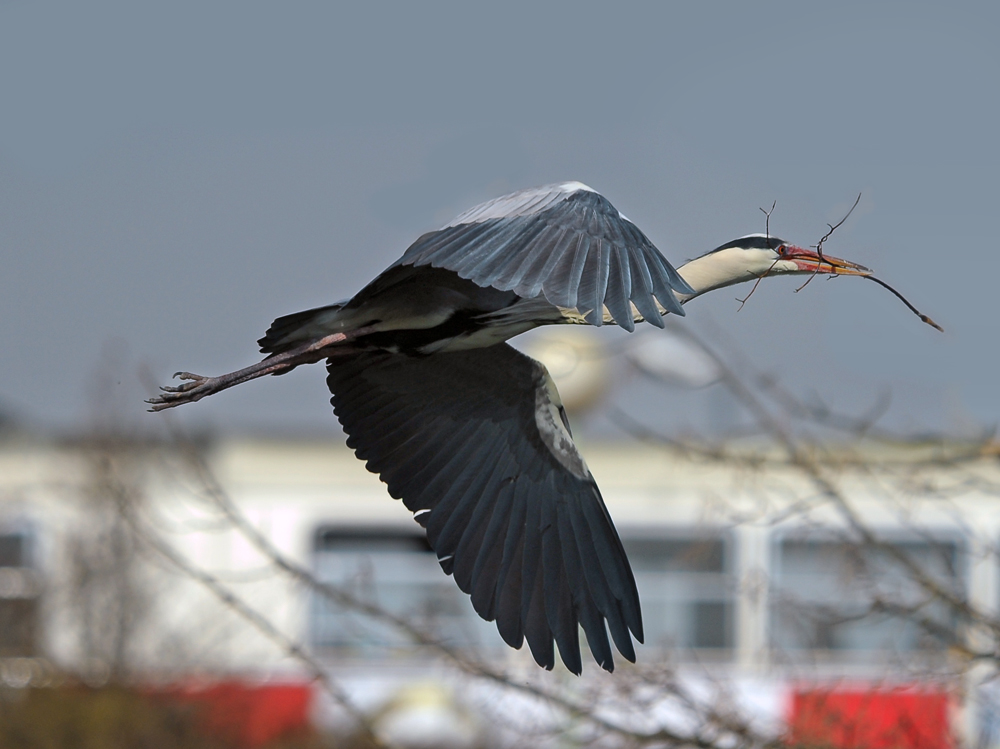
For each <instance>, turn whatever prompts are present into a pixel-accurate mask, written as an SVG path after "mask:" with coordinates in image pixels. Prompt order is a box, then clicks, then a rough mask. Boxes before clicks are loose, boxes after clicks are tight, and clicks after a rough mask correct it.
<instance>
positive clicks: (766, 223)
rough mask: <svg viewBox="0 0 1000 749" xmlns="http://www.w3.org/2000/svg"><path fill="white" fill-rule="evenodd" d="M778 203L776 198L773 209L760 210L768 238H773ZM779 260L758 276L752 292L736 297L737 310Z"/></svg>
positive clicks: (741, 307)
mask: <svg viewBox="0 0 1000 749" xmlns="http://www.w3.org/2000/svg"><path fill="white" fill-rule="evenodd" d="M776 205H778V201H777V200H775V201H773V202H772V203H771V209H770V210H764V209H763V208H761V209H760V212H761V213H763V214H764V236H765V237H766V238H767V239H768V240H770V239H771V214H772V213H774V207H775V206H776ZM768 244H770V241H768ZM777 262H778V261H777V260H775V261H774V262H773V263H771V267H770V268H768V269H767V270H766V271H764V273H763V274H762V275H761V276H759V277H758V278H757V280H756V281H755V282H754V285H753V288H752V289H750V293H749V294H747V295H746V296H745V297H743V298H742V299H740V298H739V297H736V301H737V302H739V303H740V306H739V309H737V310H736V311H737V312H739V311H740V310H741V309H743V305H744V304H746V303H747V299H749V298H750V297H752V296H753V293H754V292H755V291H757V285H758V284H759V283H760V282H761V281H763V280H764V279H765V278H767V276H768V274H769V273H770V272H771V269H772V268H774V266H775V265H776V264H777Z"/></svg>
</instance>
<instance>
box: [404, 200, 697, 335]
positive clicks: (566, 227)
mask: <svg viewBox="0 0 1000 749" xmlns="http://www.w3.org/2000/svg"><path fill="white" fill-rule="evenodd" d="M570 251H572V252H573V257H572V258H566V257H565V255H566V254H568V253H569V252H570ZM397 264H398V265H416V266H420V265H431V266H433V267H436V268H445V269H447V270H451V271H454V272H456V273H458V274H459V275H460V276H461V277H462V278H466V279H469V280H471V281H473V282H474V283H476V284H479V285H480V286H484V287H485V286H492V287H493V288H496V289H500V290H501V291H513V292H515V293H516V294H518V295H519V296H522V297H525V298H532V299H533V298H535V297H538V296H542V297H544V298H545V299H546V300H547V301H548V302H549V303H550V304H553V305H556V306H558V307H568V308H575V309H578V310H579V311H580V312H582V313H588V312H589V313H590V314H589V315H587V320H588V322H590V323H592V324H594V325H600V324H601V323H602V318H603V310H604V308H605V307H607V309H608V310H609V312H610V313H611V315H612V317H613V318H614V320H615V321H616V322H617V323H618V324H619V325H622V326H623V327H626V328H628V329H629V330H632V329H633V328H634V324H633V322H632V321H633V317H632V310H631V305H632V304H634V305H635V307H636V309H637V310H639V311H640V313H641V314H642V315H643V316H644V317H645V319H646V320H648V321H650V322H652V323H653V324H654V325H655V324H657V323H658V322H659V321H658V320H657V318H658V317H659V313H658V311H657V307H656V304H655V300H659V302H660V304H661V305H662V306H663V307H664V308H665V309H667V310H669V311H671V312H674V313H675V314H681V315H683V314H684V310H683V308H682V307H681V305H680V303H679V302H678V300H677V298H676V296H675V295H674V292H675V291H678V292H682V293H693V291H692V290H691V288H690V287H689V286H688V285H687V284H686V283H685V282H684V280H683V279H682V278H681V277H680V276H679V275H678V274H677V272H676V271H675V270H674V268H673V267H672V266H671V265H670V263H669V262H668V261H667V260H666V258H664V257H663V255H662V254H661V253H660V251H659V250H658V249H657V248H656V246H655V245H653V243H652V242H650V241H649V239H648V238H647V237H646V235H645V234H643V233H642V232H641V231H640V230H639V229H638V227H636V226H635V224H633V223H632V222H631V221H629V220H628V219H627V218H625V217H624V216H623V215H622V214H621V213H619V212H618V210H617V209H616V208H615V207H614V206H613V205H611V203H610V202H608V200H607V199H606V198H605V197H603V196H602V195H600V194H599V193H596V192H594V191H593V190H591V189H590V188H588V187H586V186H585V185H581V184H580V183H564V184H560V185H548V186H546V187H540V188H532V189H530V190H522V191H520V192H516V193H511V194H510V195H505V196H503V197H501V198H497V199H496V200H492V201H489V202H488V203H484V204H482V205H480V206H476V207H475V208H472V209H470V210H468V211H466V212H465V213H463V214H462V215H461V216H459V217H458V218H456V219H455V220H454V221H452V222H451V223H450V224H448V225H447V226H445V227H444V228H442V229H440V230H438V231H435V232H429V233H427V234H424V235H423V236H422V237H420V238H419V239H418V240H417V241H416V242H414V243H413V244H412V245H410V247H409V249H407V251H406V253H405V254H404V255H403V257H402V258H400V259H399V260H398V261H397ZM609 276H610V279H611V282H610V284H609ZM654 298H655V299H654Z"/></svg>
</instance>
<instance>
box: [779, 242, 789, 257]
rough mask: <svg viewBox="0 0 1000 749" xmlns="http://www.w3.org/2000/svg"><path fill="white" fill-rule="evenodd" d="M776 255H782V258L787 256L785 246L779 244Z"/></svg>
mask: <svg viewBox="0 0 1000 749" xmlns="http://www.w3.org/2000/svg"><path fill="white" fill-rule="evenodd" d="M778 254H779V255H782V256H784V255H787V254H788V248H787V247H786V246H785V245H783V244H779V245H778Z"/></svg>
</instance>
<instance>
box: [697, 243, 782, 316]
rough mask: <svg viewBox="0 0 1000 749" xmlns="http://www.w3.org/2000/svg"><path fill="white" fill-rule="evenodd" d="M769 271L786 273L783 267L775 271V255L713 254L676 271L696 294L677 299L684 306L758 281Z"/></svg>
mask: <svg viewBox="0 0 1000 749" xmlns="http://www.w3.org/2000/svg"><path fill="white" fill-rule="evenodd" d="M768 269H773V270H774V271H775V272H779V273H780V272H787V270H786V269H785V268H784V267H782V268H775V262H774V253H773V252H769V251H767V250H747V249H742V248H739V247H731V248H729V249H726V250H719V251H718V252H711V253H709V254H708V255H702V256H701V257H698V258H695V259H694V260H689V261H688V262H686V263H684V265H682V266H681V267H680V268H678V269H677V272H678V273H679V274H680V277H681V278H683V279H684V280H685V281H686V282H687V284H688V286H690V287H691V288H692V289H694V291H695V293H694V294H680V293H678V294H677V298H678V299H680V300H681V302H682V303H683V302H686V301H688V300H690V299H694V298H695V297H696V296H701V295H702V294H704V293H705V292H707V291H712V290H713V289H721V288H722V287H723V286H732V285H733V284H737V283H742V282H743V281H750V280H753V279H755V278H759V277H760V276H761V275H762V274H764V273H767V272H768Z"/></svg>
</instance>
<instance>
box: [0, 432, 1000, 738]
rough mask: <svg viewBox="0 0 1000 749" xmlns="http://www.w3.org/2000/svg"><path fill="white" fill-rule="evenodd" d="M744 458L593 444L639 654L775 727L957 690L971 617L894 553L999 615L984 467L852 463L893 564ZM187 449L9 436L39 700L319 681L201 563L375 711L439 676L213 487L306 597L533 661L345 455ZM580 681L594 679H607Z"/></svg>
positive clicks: (1, 582) (10, 503)
mask: <svg viewBox="0 0 1000 749" xmlns="http://www.w3.org/2000/svg"><path fill="white" fill-rule="evenodd" d="M758 448H759V446H753V449H750V448H749V447H747V446H743V447H741V446H739V445H734V446H731V452H730V454H729V457H728V458H727V459H720V458H719V456H718V455H716V456H712V455H709V454H707V453H703V454H699V455H694V456H692V455H684V454H682V451H679V450H677V449H673V450H667V449H664V448H662V447H659V446H652V445H639V444H635V443H604V444H584V445H583V446H582V450H583V452H584V454H585V455H586V458H587V461H588V463H589V465H590V467H591V470H592V472H593V473H594V475H595V477H596V478H597V480H598V483H599V484H600V486H601V488H602V491H603V493H604V496H605V499H606V501H607V504H608V507H609V509H610V512H611V514H612V516H613V518H614V520H615V523H616V525H617V527H618V529H619V532H620V534H621V536H622V539H623V541H624V543H625V545H626V547H627V549H628V552H629V557H630V559H631V562H632V566H633V569H634V571H635V575H636V579H637V583H638V587H639V591H640V595H641V600H642V605H643V618H644V624H645V628H646V644H645V645H643V646H641V647H640V648H639V649H638V653H639V659H640V660H641V661H644V662H653V661H656V660H658V659H663V658H665V657H670V658H672V659H674V661H675V662H676V663H678V664H679V668H680V669H681V671H686V672H689V673H691V674H693V675H695V676H694V677H693V678H698V676H697V675H698V674H702V675H704V674H709V675H711V677H712V678H713V679H723V680H728V681H729V682H730V683H731V684H732V685H733V688H734V689H735V690H736V691H739V692H741V693H744V694H746V696H747V699H750V700H756V703H759V705H758V712H759V713H760V714H761V715H762V716H764V717H765V718H768V719H772V720H775V721H780V720H781V719H782V718H783V717H784V716H786V714H787V711H788V709H789V707H788V706H789V704H792V703H791V702H790V699H791V698H790V695H791V694H792V693H793V692H795V690H796V689H800V687H801V685H802V684H803V683H805V682H808V683H810V684H815V683H828V682H830V680H844V679H847V680H850V681H852V683H865V682H876V681H878V682H880V683H887V682H888V683H892V684H896V685H901V684H902V685H905V684H909V683H913V682H920V681H923V682H927V683H937V681H940V682H941V683H945V682H947V681H948V679H949V678H951V677H950V676H949V675H950V674H953V673H954V672H955V671H954V669H952V668H951V667H950V663H951V662H952V660H953V659H954V658H957V657H960V654H959V655H956V653H957V649H956V648H957V643H958V642H959V639H960V638H959V637H958V633H959V632H960V631H961V628H962V627H964V626H966V623H965V622H963V621H961V620H960V617H957V616H956V615H955V614H954V609H953V608H951V607H949V606H946V605H943V604H942V603H941V602H940V601H935V600H927V595H926V590H925V589H923V588H921V587H920V586H915V585H914V583H913V581H912V580H911V579H909V578H908V577H907V575H906V574H903V573H902V572H901V571H900V569H899V567H898V565H895V564H894V560H893V558H892V557H893V553H894V552H893V551H892V550H898V551H899V552H900V553H902V554H905V555H906V556H907V558H911V559H915V560H918V561H919V562H920V564H921V569H923V570H925V571H926V574H928V575H929V576H930V577H931V578H932V579H933V580H934V581H935V584H937V585H939V586H940V588H941V590H942V591H944V592H946V593H947V594H948V595H954V596H956V597H958V598H962V599H965V600H968V601H970V602H971V603H973V604H975V605H977V606H979V607H981V608H982V609H983V610H985V611H989V612H997V611H998V610H1000V606H998V603H1000V569H998V559H997V556H996V555H995V554H994V553H993V547H994V545H995V544H996V542H997V541H998V540H1000V504H998V503H997V497H996V496H995V495H994V493H993V489H992V488H991V487H995V486H997V485H1000V466H998V464H997V461H996V460H995V458H981V459H979V460H971V461H964V460H963V461H960V462H959V463H955V462H954V461H952V462H949V461H947V460H942V459H941V458H942V455H941V453H940V448H933V447H914V446H909V447H900V448H890V447H886V446H881V447H878V448H875V447H872V451H877V452H878V454H879V456H880V457H881V458H883V459H884V460H882V461H880V462H879V463H878V465H877V466H876V467H873V465H871V464H866V465H857V464H855V463H852V462H851V461H849V460H846V459H845V460H844V461H843V464H842V466H841V467H840V468H839V469H838V470H837V471H836V473H835V475H836V479H837V482H838V486H840V487H841V488H842V490H843V491H844V493H845V494H846V495H847V496H849V497H850V500H851V504H852V507H853V508H854V509H855V510H856V511H857V512H858V514H859V517H861V518H863V520H864V523H865V524H866V527H867V528H870V529H873V530H874V531H876V532H877V533H878V534H879V537H880V538H882V539H886V540H887V541H888V542H889V544H890V546H891V549H887V548H884V547H881V548H880V547H875V548H865V547H864V546H860V547H859V546H856V545H853V544H848V543H845V535H844V532H845V528H846V525H845V518H844V515H843V514H842V512H841V511H840V510H839V509H838V507H837V506H836V503H835V502H831V501H829V499H828V498H827V497H824V496H822V494H821V493H819V492H818V491H817V489H816V487H815V486H813V485H812V484H810V482H809V481H808V479H807V478H806V477H804V476H803V475H802V474H801V473H800V472H798V471H796V470H794V469H793V468H791V467H789V466H787V465H782V464H781V463H780V461H778V460H775V462H774V463H773V464H770V463H768V461H767V460H766V459H765V458H766V456H767V453H766V452H764V453H762V452H760V451H759V449H758ZM192 449H193V450H194V454H195V455H196V456H197V457H196V460H194V462H192V459H191V453H190V452H188V451H187V450H186V449H181V448H179V447H177V446H173V445H161V444H151V443H144V442H128V441H122V440H117V441H102V440H91V441H80V442H50V441H39V440H28V439H18V438H17V437H14V436H12V437H9V438H8V439H7V440H6V441H4V442H3V443H0V679H2V680H3V681H4V682H5V683H6V684H7V685H8V686H19V685H20V686H23V685H24V684H26V683H32V682H37V683H42V682H44V680H45V679H46V678H48V676H47V674H51V673H53V672H55V670H57V669H60V670H70V671H75V672H77V673H81V674H83V675H84V676H85V678H87V679H90V680H92V681H93V682H94V683H102V682H103V681H106V680H108V679H111V678H114V677H116V676H120V677H123V678H132V679H135V678H142V679H162V680H167V681H170V680H176V679H186V678H191V677H199V678H216V677H223V676H225V677H227V678H231V677H233V676H237V677H241V678H246V679H251V680H277V681H282V680H284V681H295V680H299V681H308V676H307V674H306V671H305V669H304V668H303V666H302V665H301V664H300V663H299V662H298V661H297V660H296V659H295V658H293V657H291V656H290V655H289V654H288V653H287V652H286V651H284V650H283V649H282V647H281V646H280V645H276V644H275V641H274V639H273V637H272V636H270V635H269V634H268V633H266V632H262V631H261V630H260V629H258V628H255V627H254V626H252V625H251V624H249V623H247V621H246V620H245V619H244V618H242V617H241V616H240V615H239V614H238V612H236V611H234V610H233V609H232V607H231V606H229V605H227V604H225V603H224V602H222V601H220V600H219V599H218V598H217V597H216V596H215V595H213V593H212V592H211V591H210V590H209V589H207V588H206V587H205V585H204V580H200V581H199V579H197V578H196V577H192V575H191V571H192V570H195V571H197V572H198V573H199V574H201V575H205V576H210V577H211V578H212V579H213V580H214V581H216V582H217V583H218V584H219V585H221V586H223V587H225V588H226V589H227V590H231V591H232V592H233V593H235V594H236V595H237V596H238V597H239V598H240V600H242V601H245V602H246V603H247V604H248V605H249V606H250V607H252V608H253V609H254V610H255V611H257V612H258V613H259V614H261V615H262V616H263V617H264V618H266V620H267V621H268V622H269V623H270V624H271V625H273V627H274V628H275V629H276V630H277V631H278V632H280V633H281V634H282V635H283V636H284V637H286V638H287V639H288V640H289V641H293V642H298V643H304V644H306V645H307V646H308V649H309V651H310V652H312V653H313V654H315V655H316V657H318V658H319V659H320V661H322V662H323V663H324V664H326V665H327V666H329V667H330V668H332V669H333V670H334V672H335V673H337V674H339V675H340V676H341V678H343V679H344V680H345V683H346V684H349V685H351V688H352V689H353V690H354V692H355V694H356V697H357V700H358V701H359V704H362V705H363V706H366V708H371V709H373V710H374V709H377V708H378V707H379V705H384V704H388V702H389V701H390V698H392V696H393V695H394V694H397V693H398V690H399V689H401V688H403V687H404V686H405V685H407V684H411V685H412V683H414V682H423V681H426V680H427V679H428V678H429V677H433V676H434V675H435V674H439V673H440V672H441V670H442V667H441V666H440V665H439V663H438V662H437V661H435V660H434V659H433V658H432V657H431V655H432V654H431V653H429V652H427V648H426V647H422V646H419V645H415V644H414V643H413V641H412V640H411V639H410V638H409V637H408V636H407V635H406V634H405V633H403V632H400V631H399V630H398V629H396V628H394V627H393V626H391V625H390V624H387V623H385V622H380V621H377V620H373V619H372V618H371V617H368V616H365V615H362V614H359V613H358V612H356V611H352V610H349V609H347V608H344V607H342V606H337V605H335V604H333V603H331V602H330V601H328V600H325V599H323V598H321V597H319V596H317V595H315V594H314V593H313V592H311V591H310V590H309V589H307V588H306V587H304V586H303V585H302V584H300V583H299V582H297V581H295V580H294V579H292V578H290V577H289V576H288V575H286V574H284V573H283V572H282V571H281V570H278V569H276V568H275V567H274V565H273V564H271V561H270V560H269V559H268V558H267V557H266V556H264V555H262V554H261V552H260V550H259V549H258V548H256V547H255V546H254V544H253V543H252V540H251V539H248V537H247V535H246V534H245V533H241V532H240V530H239V529H238V528H235V527H234V526H233V523H232V522H231V519H228V518H227V517H226V515H225V513H224V512H222V511H221V510H220V508H219V506H218V504H217V503H216V500H217V495H216V494H215V493H216V492H217V491H218V490H220V489H221V491H222V492H223V493H224V495H225V497H226V498H227V499H228V500H229V501H231V502H232V503H233V505H234V506H235V507H236V508H237V509H238V511H239V513H241V515H242V516H243V517H245V518H246V519H247V520H249V522H250V523H251V524H252V526H253V527H254V528H255V529H256V530H257V531H259V532H260V533H261V534H262V535H263V536H265V537H266V538H267V539H268V541H269V542H270V543H271V544H273V545H274V547H275V548H276V549H278V550H279V551H280V553H281V554H283V555H285V556H286V557H287V558H288V559H289V560H291V561H293V562H294V563H296V564H298V565H301V566H303V567H305V568H307V569H308V570H311V571H312V572H313V574H314V575H315V576H316V577H317V578H319V579H320V580H322V581H326V582H329V583H333V584H335V585H336V586H339V587H341V588H343V589H345V590H347V591H349V592H351V593H352V594H353V595H355V596H357V597H358V598H360V599H362V600H366V601H371V602H374V603H377V604H379V605H380V606H382V607H384V608H386V609H388V610H390V611H391V612H393V613H394V614H396V615H398V616H401V617H405V618H406V619H407V620H408V621H411V622H412V623H413V624H415V625H416V626H419V627H421V628H423V629H425V630H427V631H430V632H433V633H435V635H436V636H437V637H439V638H440V639H442V640H443V641H445V642H447V643H448V644H449V645H451V646H453V647H457V648H460V649H467V650H469V651H472V652H475V653H477V654H479V655H480V656H481V657H483V658H486V659H487V660H490V661H491V662H495V663H498V664H503V665H504V666H506V667H508V668H524V669H525V670H526V671H530V670H531V669H532V668H534V666H532V665H531V662H530V656H529V655H528V654H527V652H526V649H524V650H522V651H520V652H518V651H513V650H511V649H510V648H508V647H507V646H506V645H505V644H503V642H502V641H501V640H500V638H499V636H498V635H497V633H496V630H495V627H494V625H492V624H490V623H487V622H483V621H482V620H480V619H479V618H478V616H476V615H475V613H474V612H473V610H472V607H471V605H470V603H469V600H468V597H467V596H465V595H464V594H462V593H461V592H460V591H459V590H458V588H457V586H456V585H455V583H454V581H453V580H452V579H451V578H449V577H446V576H445V575H444V574H443V573H442V572H441V569H440V566H439V565H438V563H437V561H436V559H435V557H434V555H433V553H432V552H431V550H430V548H429V547H428V545H427V542H426V540H425V538H424V536H423V532H422V529H421V528H420V527H419V526H418V525H417V524H416V523H415V522H414V521H413V520H412V518H411V516H410V513H409V512H408V511H407V510H406V509H405V507H403V506H402V504H401V503H400V502H398V501H395V500H393V499H392V498H390V497H389V496H388V495H387V493H386V492H385V489H384V486H383V485H382V484H381V483H380V482H379V481H378V480H377V478H376V477H375V476H374V475H372V474H369V473H368V472H367V471H366V470H365V468H364V466H363V464H362V463H360V462H359V461H358V460H357V459H356V458H355V457H354V455H353V453H352V452H351V451H350V450H348V449H347V448H346V447H345V446H344V445H343V444H342V443H337V442H323V441H314V440H295V439H235V438H234V439H224V440H218V441H214V442H206V443H205V444H202V445H200V446H195V447H193V448H192ZM957 449H958V448H956V450H957ZM762 455H763V456H764V458H762V457H761V456H762ZM752 456H756V457H752ZM932 459H933V460H932ZM201 460H204V467H205V468H207V470H208V472H207V473H206V472H204V471H203V470H202V469H201V468H200V467H199V465H200V464H199V462H198V461H201ZM956 465H959V466H960V468H956ZM216 481H217V482H218V486H216V485H215V484H214V483H213V482H216ZM136 533H138V535H136ZM150 543H153V545H152V546H151V545H150ZM156 544H161V545H164V546H166V547H169V549H171V550H173V551H174V552H175V553H176V554H177V555H179V558H181V559H182V560H184V564H185V565H188V569H187V570H185V569H182V568H178V567H177V566H176V565H175V564H173V563H172V562H171V561H170V560H169V559H167V558H165V557H163V556H162V555H161V554H159V553H158V552H157V550H156ZM873 601H876V602H877V601H882V602H883V603H885V602H889V601H891V602H892V603H893V605H895V606H896V608H895V609H894V608H892V606H890V605H888V603H886V605H882V606H879V605H873ZM907 607H909V608H907ZM904 609H905V610H904ZM587 657H589V656H587ZM586 663H587V660H586V659H585V677H584V678H587V674H593V672H595V671H598V668H597V666H596V664H593V663H592V662H591V663H590V665H589V666H587V665H586ZM617 675H618V673H617V672H616V676H617ZM936 680H937V681H936ZM800 691H801V689H800ZM803 704H804V703H803Z"/></svg>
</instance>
